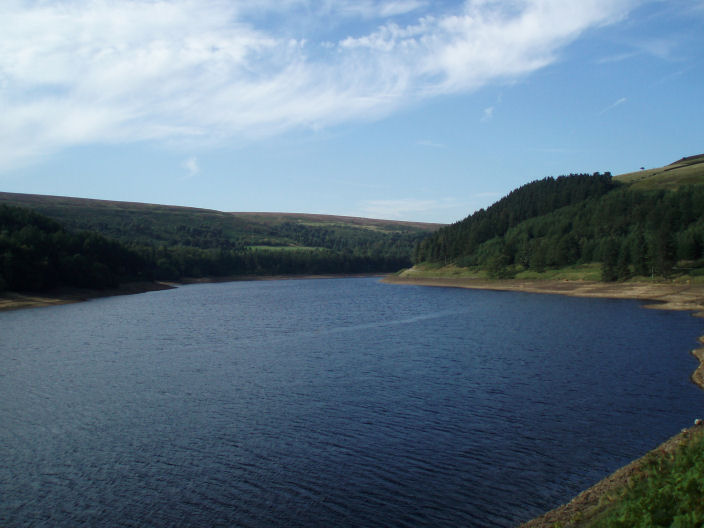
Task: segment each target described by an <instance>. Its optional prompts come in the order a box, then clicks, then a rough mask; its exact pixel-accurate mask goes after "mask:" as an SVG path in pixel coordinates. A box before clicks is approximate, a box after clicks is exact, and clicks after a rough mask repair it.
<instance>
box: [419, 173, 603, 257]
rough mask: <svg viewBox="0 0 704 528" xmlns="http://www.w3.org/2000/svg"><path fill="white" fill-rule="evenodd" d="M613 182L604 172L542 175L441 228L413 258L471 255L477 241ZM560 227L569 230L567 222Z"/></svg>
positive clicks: (582, 198) (600, 190)
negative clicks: (543, 177) (485, 206)
mask: <svg viewBox="0 0 704 528" xmlns="http://www.w3.org/2000/svg"><path fill="white" fill-rule="evenodd" d="M615 186H616V184H615V183H614V182H613V181H612V178H611V175H610V174H608V173H607V174H598V173H597V174H594V175H593V176H590V175H587V174H578V175H570V176H560V177H559V178H545V179H543V180H539V181H535V182H532V183H529V184H526V185H523V186H522V187H519V188H518V189H516V190H514V191H512V192H511V193H510V194H509V195H508V196H506V197H505V198H502V199H501V200H500V201H498V202H497V203H495V204H494V205H492V206H491V207H489V208H488V209H486V210H484V209H481V210H480V211H477V212H476V213H474V214H473V215H471V216H469V217H467V218H465V219H464V220H461V221H460V222H457V223H455V224H453V225H451V226H448V227H445V228H442V229H440V230H438V231H437V232H436V233H435V234H434V235H433V236H431V237H429V238H428V239H426V240H424V241H423V242H421V244H420V246H419V248H418V250H417V251H416V254H415V255H416V261H417V262H421V261H431V262H439V261H441V260H444V259H447V260H448V261H454V260H455V259H456V258H458V257H461V256H466V255H471V254H472V253H474V252H475V251H476V250H477V249H478V247H479V246H480V245H481V244H483V243H485V242H487V241H489V240H491V239H492V238H495V237H502V236H505V235H506V234H507V233H508V231H509V230H510V229H511V228H514V227H516V226H518V225H519V224H521V223H522V222H524V221H525V220H528V219H531V218H536V217H540V216H543V215H546V214H548V213H551V212H552V211H555V210H557V209H560V208H562V207H566V206H569V205H572V204H576V203H580V202H583V201H585V200H587V199H589V198H592V197H598V196H601V195H603V194H605V193H607V192H609V191H610V190H612V189H613V188H614V187H615ZM563 228H564V229H563V230H564V231H565V232H569V226H568V225H565V226H563ZM529 238H533V236H531V237H529Z"/></svg>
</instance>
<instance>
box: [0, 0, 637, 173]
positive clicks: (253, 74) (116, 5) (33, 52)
mask: <svg viewBox="0 0 704 528" xmlns="http://www.w3.org/2000/svg"><path fill="white" fill-rule="evenodd" d="M634 2H635V0H569V1H568V0H516V1H512V2H499V1H497V0H468V1H467V2H465V3H464V4H463V5H461V6H460V7H459V8H457V9H456V10H455V11H454V12H444V13H432V12H430V11H429V9H430V7H429V6H430V5H431V3H429V2H422V1H417V0H396V1H387V2H383V1H374V0H365V1H362V2H351V1H342V2H323V3H322V4H321V3H317V2H313V1H312V0H310V1H308V0H283V1H280V2H266V1H265V2H261V3H257V4H256V9H255V8H253V7H252V5H253V4H252V3H251V2H246V1H244V0H240V1H237V0H231V1H225V0H214V1H213V2H206V3H203V2H198V1H196V0H171V1H167V0H156V1H155V0H73V1H66V2H35V1H30V0H7V1H6V2H4V3H3V5H2V6H1V7H0V108H2V114H3V116H2V119H1V120H0V170H3V169H8V168H12V167H17V166H21V165H23V164H25V163H28V162H31V161H32V160H35V159H36V158H38V157H41V156H46V155H50V154H52V153H54V152H56V151H59V150H61V149H63V148H66V147H71V146H76V145H85V144H92V143H101V144H117V143H124V142H134V141H157V142H186V143H191V144H199V143H204V142H207V143H216V144H221V143H223V142H226V141H247V140H251V139H256V138H261V137H268V136H270V135H272V134H278V133H281V132H285V131H288V130H291V129H311V130H315V129H320V128H324V127H328V126H331V125H336V124H340V123H345V122H350V121H359V120H373V119H380V118H383V117H384V116H386V115H388V114H390V113H392V112H394V111H395V110H397V109H399V108H401V107H403V106H406V105H409V104H414V103H416V102H418V101H420V100H422V99H424V98H427V97H433V96H437V95H442V94H452V93H462V92H467V91H471V90H474V89H476V88H478V87H481V86H483V85H485V84H487V83H490V82H497V81H503V80H507V79H513V78H515V77H517V76H521V75H525V74H528V73H530V72H532V71H535V70H536V69H538V68H541V67H544V66H545V65H547V64H550V63H551V62H552V61H554V60H555V58H556V57H557V55H558V53H559V51H560V49H561V48H562V47H563V46H564V45H566V44H567V43H569V42H571V41H573V40H575V39H576V38H578V37H579V35H580V34H581V33H582V32H583V31H585V30H587V29H589V28H592V27H595V26H599V25H603V24H608V23H612V22H614V21H617V20H618V19H619V18H620V17H622V16H624V15H625V14H626V13H627V12H628V10H629V9H630V8H632V7H633V5H634ZM321 6H322V7H321ZM321 10H327V11H326V12H327V16H336V17H338V19H339V20H340V24H341V27H340V28H339V29H338V38H336V39H333V40H330V39H329V38H327V39H325V40H322V39H320V40H317V39H316V38H315V36H316V35H317V33H316V32H315V31H311V32H310V34H307V33H297V32H296V30H295V29H292V28H291V27H289V26H287V25H286V24H285V22H279V23H277V24H269V23H266V20H267V17H269V18H272V19H273V18H276V19H277V20H279V21H281V20H283V21H285V20H287V16H289V18H290V15H291V14H292V13H295V14H296V15H297V16H308V17H309V18H310V20H308V21H307V24H300V27H304V28H315V27H316V23H319V19H318V18H316V17H319V16H321V15H320V13H321ZM306 13H307V14H306ZM409 17H412V18H413V17H414V18H413V20H412V22H411V23H408V18H409ZM346 20H350V21H352V22H354V21H355V20H356V21H359V20H362V21H363V22H364V21H367V22H368V24H367V25H368V26H369V28H368V31H366V32H365V31H360V30H359V24H357V23H352V22H350V25H349V26H346V25H345V21H346ZM380 22H381V25H379V23H380ZM402 22H403V23H402ZM362 25H363V26H364V24H362ZM297 27H298V26H297Z"/></svg>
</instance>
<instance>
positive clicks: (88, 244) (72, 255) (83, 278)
mask: <svg viewBox="0 0 704 528" xmlns="http://www.w3.org/2000/svg"><path fill="white" fill-rule="evenodd" d="M145 271H146V263H145V262H144V261H143V260H142V259H141V258H140V257H139V255H137V254H136V253H135V252H133V251H130V250H129V249H127V248H126V247H124V246H123V245H121V244H119V243H117V242H114V241H112V240H108V239H106V238H105V237H102V236H100V235H98V234H95V233H87V232H80V233H69V232H68V231H66V230H64V229H63V228H62V227H61V226H60V225H59V224H58V223H57V222H55V221H53V220H51V219H49V218H46V217H45V216H42V215H39V214H37V213H34V212H32V211H29V210H26V209H22V208H18V207H10V206H6V205H0V289H6V290H16V291H41V290H46V289H50V288H54V287H58V286H75V287H86V288H105V287H111V286H116V285H117V284H118V283H119V282H120V281H122V280H128V279H138V278H143V277H144V273H145Z"/></svg>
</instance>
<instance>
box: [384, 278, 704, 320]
mask: <svg viewBox="0 0 704 528" xmlns="http://www.w3.org/2000/svg"><path fill="white" fill-rule="evenodd" d="M382 282H385V283H387V284H401V285H403V284H406V285H414V286H435V287H443V288H467V289H475V290H495V291H516V292H525V293H544V294H551V295H568V296H572V297H594V298H601V299H635V300H640V301H651V302H652V304H646V305H644V307H645V308H657V309H659V310H685V311H692V312H695V314H694V315H697V316H700V317H704V284H683V283H666V282H652V283H650V282H596V281H567V280H549V279H545V280H543V279H532V280H529V279H506V280H490V279H469V278H451V277H447V278H446V277H437V278H435V277H408V276H398V275H389V276H387V277H385V278H384V279H383V281H382Z"/></svg>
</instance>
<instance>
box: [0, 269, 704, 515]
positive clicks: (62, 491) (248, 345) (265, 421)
mask: <svg viewBox="0 0 704 528" xmlns="http://www.w3.org/2000/svg"><path fill="white" fill-rule="evenodd" d="M702 326H703V325H702V321H701V320H700V319H696V318H693V317H691V316H690V315H688V314H686V313H674V312H665V311H657V310H646V309H642V308H640V307H639V305H638V303H637V302H635V301H623V300H604V299H578V298H570V297H559V296H549V295H536V294H522V293H515V292H489V291H474V290H460V289H444V288H423V287H416V286H394V285H385V284H381V283H379V282H378V281H377V280H376V279H335V280H299V281H272V282H235V283H225V284H207V285H193V286H187V287H182V288H178V289H176V290H169V291H161V292H150V293H147V294H141V295H133V296H124V297H112V298H106V299H98V300H94V301H90V302H87V303H81V304H75V305H66V306H57V307H50V308H42V309H34V310H22V311H16V312H6V313H0V424H2V427H0V454H1V455H2V460H3V464H2V465H0V525H2V526H4V527H5V526H6V527H14V526H66V527H68V526H71V527H73V526H106V527H108V526H135V527H136V526H154V527H164V526H252V527H257V526H301V527H307V526H514V525H516V524H517V523H518V522H520V521H524V520H527V519H529V518H531V517H533V516H535V515H537V514H539V513H542V512H543V511H544V510H546V509H549V508H551V507H553V506H555V505H557V504H560V503H561V502H564V501H566V500H568V499H569V498H571V497H572V496H573V495H574V494H576V493H577V492H578V491H580V490H582V489H584V488H585V487H587V486H589V485H591V484H593V483H594V482H596V481H597V480H599V479H600V478H602V477H603V476H605V475H606V474H608V473H609V472H611V471H613V470H614V469H616V468H617V467H619V466H621V465H623V464H624V463H626V462H628V461H629V460H631V459H633V458H635V457H637V456H640V455H641V454H643V453H644V452H645V451H647V450H648V449H651V448H653V447H654V446H655V445H656V444H658V443H659V442H661V441H663V440H665V439H666V438H667V437H669V436H671V435H672V434H674V433H676V432H677V431H679V429H680V428H682V427H684V426H688V425H689V424H690V423H691V422H692V420H693V419H694V418H695V417H696V416H698V415H701V414H702V413H701V410H702V404H703V403H704V392H701V391H699V390H698V389H697V388H696V387H695V386H694V385H692V384H691V383H690V381H689V375H690V374H691V372H692V371H693V370H694V368H695V367H696V361H695V360H694V359H693V358H692V357H691V356H690V355H689V353H688V351H689V350H690V349H691V348H693V347H694V346H695V345H696V337H697V336H698V335H700V334H702V333H704V332H703V331H702Z"/></svg>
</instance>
